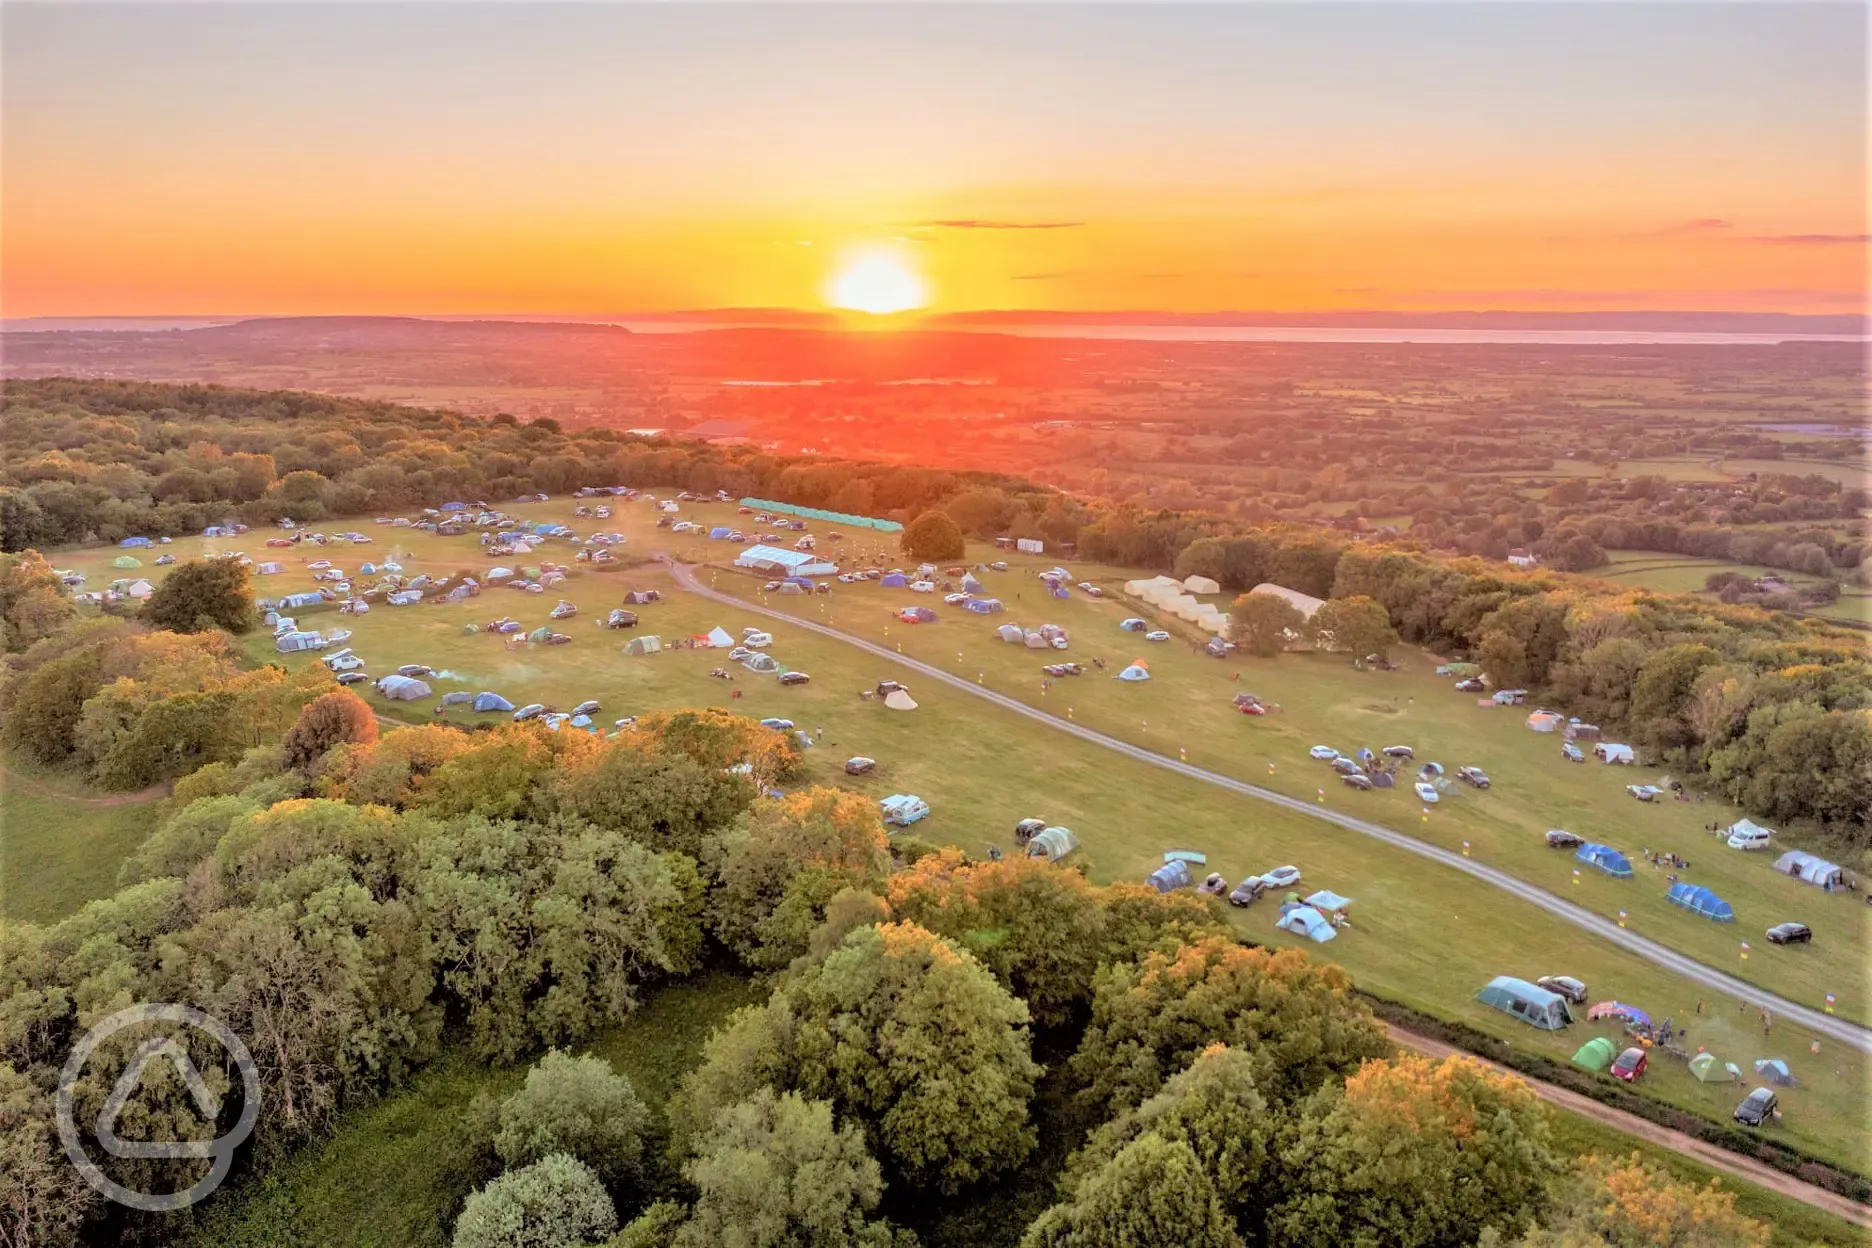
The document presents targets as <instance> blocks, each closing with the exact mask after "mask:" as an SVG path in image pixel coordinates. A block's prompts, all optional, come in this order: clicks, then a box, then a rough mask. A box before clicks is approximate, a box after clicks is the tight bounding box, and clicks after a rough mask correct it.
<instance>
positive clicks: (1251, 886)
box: [1228, 875, 1267, 906]
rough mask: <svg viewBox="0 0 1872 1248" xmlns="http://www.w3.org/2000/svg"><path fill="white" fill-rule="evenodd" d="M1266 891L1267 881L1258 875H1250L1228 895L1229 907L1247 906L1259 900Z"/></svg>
mask: <svg viewBox="0 0 1872 1248" xmlns="http://www.w3.org/2000/svg"><path fill="white" fill-rule="evenodd" d="M1266 891H1267V881H1266V880H1264V879H1262V878H1261V877H1260V876H1258V875H1251V876H1249V877H1248V878H1247V879H1245V880H1243V881H1242V882H1241V883H1239V884H1237V885H1236V886H1235V891H1234V892H1232V893H1230V894H1229V895H1228V899H1229V905H1231V906H1249V905H1253V904H1254V903H1255V902H1256V901H1258V900H1260V898H1261V894H1262V893H1265V892H1266Z"/></svg>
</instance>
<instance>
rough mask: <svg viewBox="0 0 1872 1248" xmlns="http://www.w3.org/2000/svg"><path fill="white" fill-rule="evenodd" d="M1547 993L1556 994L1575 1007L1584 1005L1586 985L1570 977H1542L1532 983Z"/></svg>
mask: <svg viewBox="0 0 1872 1248" xmlns="http://www.w3.org/2000/svg"><path fill="white" fill-rule="evenodd" d="M1534 982H1535V983H1536V984H1538V985H1539V986H1541V987H1542V988H1545V989H1546V990H1547V991H1548V992H1557V993H1559V994H1560V995H1561V996H1563V997H1565V998H1566V999H1567V1000H1569V1001H1571V1002H1573V1004H1575V1005H1585V1004H1586V985H1585V984H1582V983H1581V982H1580V981H1579V980H1577V979H1574V978H1573V977H1572V976H1571V975H1543V976H1541V977H1540V978H1539V979H1537V980H1535V981H1534Z"/></svg>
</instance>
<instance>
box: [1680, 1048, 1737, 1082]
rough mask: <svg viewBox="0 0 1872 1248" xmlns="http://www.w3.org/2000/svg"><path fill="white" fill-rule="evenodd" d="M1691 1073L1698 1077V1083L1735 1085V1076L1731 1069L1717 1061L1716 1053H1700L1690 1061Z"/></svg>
mask: <svg viewBox="0 0 1872 1248" xmlns="http://www.w3.org/2000/svg"><path fill="white" fill-rule="evenodd" d="M1690 1073H1691V1074H1693V1075H1695V1076H1696V1077H1697V1082H1698V1083H1733V1082H1735V1076H1734V1075H1732V1074H1730V1073H1729V1068H1728V1067H1727V1066H1724V1065H1723V1064H1722V1063H1721V1062H1720V1061H1718V1060H1716V1055H1715V1054H1714V1053H1699V1054H1697V1055H1696V1056H1695V1057H1693V1058H1691V1059H1690Z"/></svg>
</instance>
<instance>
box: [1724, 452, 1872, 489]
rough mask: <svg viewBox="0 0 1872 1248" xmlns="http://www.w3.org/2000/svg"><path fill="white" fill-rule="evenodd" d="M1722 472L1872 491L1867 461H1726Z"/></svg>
mask: <svg viewBox="0 0 1872 1248" xmlns="http://www.w3.org/2000/svg"><path fill="white" fill-rule="evenodd" d="M1722 469H1723V471H1724V472H1726V473H1728V474H1729V475H1731V476H1735V477H1739V476H1742V475H1743V474H1745V473H1750V472H1758V473H1763V474H1766V473H1771V472H1772V473H1779V474H1782V475H1785V476H1793V477H1806V476H1815V477H1826V478H1827V479H1828V480H1831V481H1837V482H1839V483H1840V484H1841V485H1852V486H1858V487H1859V488H1860V489H1866V488H1868V487H1872V466H1868V465H1867V464H1866V462H1865V461H1864V460H1861V461H1859V462H1857V463H1854V462H1853V461H1851V460H1839V459H1726V460H1724V461H1723V463H1722Z"/></svg>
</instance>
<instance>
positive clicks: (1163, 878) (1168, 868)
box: [1144, 858, 1196, 893]
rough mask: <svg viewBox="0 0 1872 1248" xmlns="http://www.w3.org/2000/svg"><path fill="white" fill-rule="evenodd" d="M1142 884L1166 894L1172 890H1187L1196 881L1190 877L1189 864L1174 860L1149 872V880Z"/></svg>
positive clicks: (1179, 859)
mask: <svg viewBox="0 0 1872 1248" xmlns="http://www.w3.org/2000/svg"><path fill="white" fill-rule="evenodd" d="M1144 882H1145V883H1146V884H1149V885H1150V886H1151V887H1152V888H1154V889H1156V890H1157V891H1158V892H1160V893H1167V892H1170V891H1171V890H1172V889H1178V888H1188V887H1190V885H1192V884H1194V883H1195V882H1196V881H1195V880H1194V879H1193V878H1191V876H1190V869H1189V863H1187V862H1184V861H1183V860H1182V859H1181V858H1176V859H1172V860H1171V861H1169V862H1166V863H1164V865H1163V866H1161V867H1158V868H1157V869H1156V870H1155V871H1153V872H1151V873H1150V878H1149V879H1148V880H1145V881H1144Z"/></svg>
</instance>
